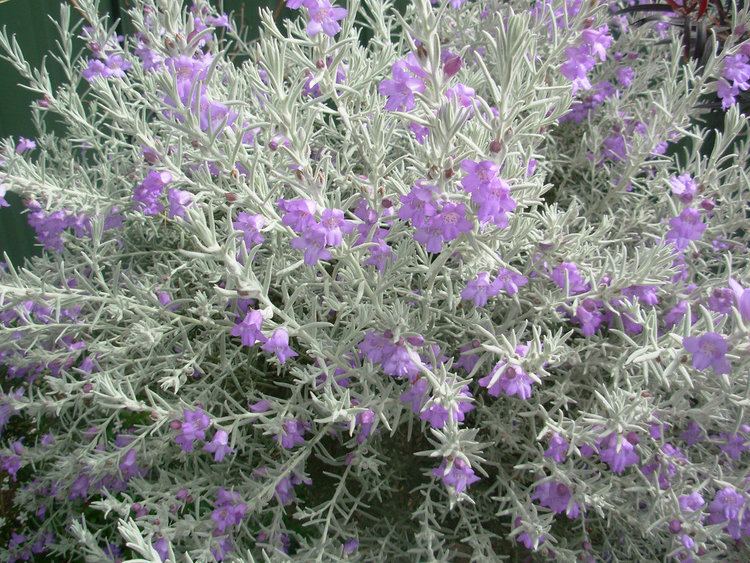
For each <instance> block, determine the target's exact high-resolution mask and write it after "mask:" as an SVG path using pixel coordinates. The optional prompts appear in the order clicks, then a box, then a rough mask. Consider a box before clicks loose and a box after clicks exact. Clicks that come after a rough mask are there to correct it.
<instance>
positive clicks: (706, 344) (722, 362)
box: [682, 332, 730, 375]
mask: <svg viewBox="0 0 750 563" xmlns="http://www.w3.org/2000/svg"><path fill="white" fill-rule="evenodd" d="M682 344H683V346H684V347H685V350H687V351H688V352H690V353H691V354H692V355H693V367H694V368H695V369H697V370H701V371H702V370H705V369H706V368H709V367H710V368H712V369H713V370H714V372H715V373H716V374H717V375H721V374H724V373H729V371H730V366H729V361H728V360H727V359H726V353H727V350H728V345H727V342H726V340H724V337H723V336H722V335H721V334H718V333H716V332H707V333H706V334H703V335H701V336H689V337H687V338H684V339H683V340H682Z"/></svg>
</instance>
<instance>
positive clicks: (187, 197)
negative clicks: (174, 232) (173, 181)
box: [167, 188, 193, 219]
mask: <svg viewBox="0 0 750 563" xmlns="http://www.w3.org/2000/svg"><path fill="white" fill-rule="evenodd" d="M167 200H168V201H169V218H170V219H174V218H175V217H180V218H181V219H187V216H186V215H185V214H186V212H187V208H188V207H189V206H190V205H191V204H192V203H193V194H191V193H190V192H186V191H185V190H178V189H177V188H171V189H170V190H169V192H168V194H167Z"/></svg>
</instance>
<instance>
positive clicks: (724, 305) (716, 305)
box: [708, 287, 734, 315]
mask: <svg viewBox="0 0 750 563" xmlns="http://www.w3.org/2000/svg"><path fill="white" fill-rule="evenodd" d="M733 305H734V292H733V291H732V290H731V289H730V288H728V287H716V288H714V290H713V291H712V292H711V295H710V296H709V297H708V308H709V309H710V310H712V311H713V312H714V313H719V314H720V315H729V314H730V313H731V312H732V306H733Z"/></svg>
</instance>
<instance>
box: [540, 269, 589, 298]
mask: <svg viewBox="0 0 750 563" xmlns="http://www.w3.org/2000/svg"><path fill="white" fill-rule="evenodd" d="M550 277H551V278H552V281H553V282H555V285H557V287H559V288H560V289H566V288H567V291H568V295H578V294H579V293H585V292H587V291H588V290H589V289H591V285H590V284H589V283H588V282H586V281H585V280H584V279H583V277H581V274H580V273H579V272H578V266H576V265H575V264H574V263H573V262H563V263H562V264H560V265H559V266H557V267H556V268H555V269H554V270H552V274H551V276H550Z"/></svg>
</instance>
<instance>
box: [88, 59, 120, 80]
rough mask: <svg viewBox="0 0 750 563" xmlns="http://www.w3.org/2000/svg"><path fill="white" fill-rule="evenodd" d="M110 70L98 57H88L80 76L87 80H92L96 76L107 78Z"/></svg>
mask: <svg viewBox="0 0 750 563" xmlns="http://www.w3.org/2000/svg"><path fill="white" fill-rule="evenodd" d="M111 72H112V71H111V70H110V69H109V68H107V65H106V64H104V62H103V61H100V60H99V59H89V61H88V64H87V65H86V68H85V69H83V72H81V76H83V78H85V79H86V80H87V81H88V82H93V81H94V80H95V79H96V78H98V77H102V78H109V77H110V76H111Z"/></svg>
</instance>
